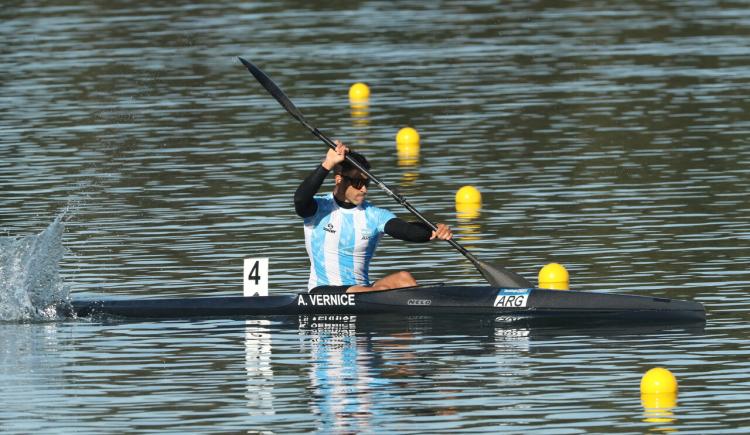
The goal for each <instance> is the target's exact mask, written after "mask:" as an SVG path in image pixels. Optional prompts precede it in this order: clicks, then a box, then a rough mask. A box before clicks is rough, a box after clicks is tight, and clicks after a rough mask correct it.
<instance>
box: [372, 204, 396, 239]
mask: <svg viewBox="0 0 750 435" xmlns="http://www.w3.org/2000/svg"><path fill="white" fill-rule="evenodd" d="M376 209H377V210H376V216H377V222H378V232H381V233H385V224H387V223H388V221H389V220H391V219H393V218H395V217H396V215H395V214H393V213H392V212H391V211H390V210H386V209H384V208H379V207H376Z"/></svg>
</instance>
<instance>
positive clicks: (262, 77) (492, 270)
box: [239, 57, 532, 287]
mask: <svg viewBox="0 0 750 435" xmlns="http://www.w3.org/2000/svg"><path fill="white" fill-rule="evenodd" d="M239 59H240V62H242V64H243V65H245V67H246V68H247V69H248V71H250V74H252V75H253V76H254V77H255V79H256V80H258V82H259V83H260V84H261V85H262V86H263V87H264V88H265V89H266V91H268V93H270V94H271V96H273V97H274V98H275V99H276V101H278V102H279V104H281V106H282V107H283V108H284V109H286V111H287V112H289V114H290V115H292V116H293V117H294V119H296V120H297V121H299V122H300V124H302V125H303V126H305V128H307V129H308V130H310V132H311V133H312V134H313V135H314V136H315V137H317V138H318V139H320V140H321V141H323V142H324V143H325V144H326V145H328V146H329V147H331V148H332V149H336V143H334V142H333V141H332V140H331V138H329V137H328V136H326V135H325V134H323V133H322V132H321V131H320V130H318V129H317V128H315V127H313V126H312V125H310V124H309V123H308V122H307V121H306V120H305V117H304V116H303V115H302V112H300V110H299V109H298V108H297V106H295V105H294V103H292V100H290V99H289V97H287V96H286V94H284V91H282V90H281V88H279V87H278V85H276V83H274V82H273V80H271V78H270V77H268V76H267V75H266V73H264V72H263V71H261V69H260V68H258V67H257V66H255V65H253V64H252V63H251V62H249V61H247V60H245V59H243V58H241V57H240V58H239ZM345 158H346V160H347V161H348V162H349V163H351V164H352V165H354V167H356V168H357V169H358V170H360V171H361V172H362V173H363V174H365V175H367V177H368V178H369V179H370V180H372V181H373V182H374V183H375V184H377V185H378V187H380V188H381V189H382V190H383V191H384V192H385V193H386V194H387V195H388V196H390V197H391V198H393V199H394V200H396V202H398V203H399V204H401V205H402V206H404V207H405V208H406V209H407V210H409V212H410V213H411V214H413V215H414V216H416V217H417V219H419V220H420V221H422V222H423V223H424V224H426V225H427V226H429V227H430V228H431V229H432V230H433V231H435V230H437V226H436V225H435V224H434V223H432V222H431V221H430V220H429V219H427V218H426V217H424V216H423V215H422V213H420V212H419V211H418V210H417V209H415V208H414V207H413V206H412V205H411V204H409V202H408V201H407V200H406V198H404V197H403V196H402V195H400V194H398V193H396V192H394V191H392V190H391V189H390V188H388V186H386V185H385V184H384V183H383V182H381V181H380V180H378V178H377V177H375V176H374V175H372V173H371V172H370V171H368V170H367V169H365V168H364V167H363V166H362V165H360V164H359V163H358V162H357V161H356V160H354V159H353V158H351V156H349V154H346V155H345ZM447 242H448V243H450V244H451V245H452V246H453V247H454V248H456V250H458V252H460V253H461V254H463V256H464V257H466V258H467V259H468V260H469V261H471V262H472V263H473V264H474V266H476V268H477V270H479V272H480V273H481V274H482V276H484V277H485V279H487V281H488V282H489V283H490V284H491V285H492V286H494V287H532V285H531V283H529V282H528V281H527V280H526V279H525V278H523V277H521V276H520V275H518V274H516V273H515V272H511V271H510V270H507V269H504V268H502V267H499V266H490V265H489V264H487V263H485V262H483V261H480V260H479V259H478V258H476V257H475V256H474V255H473V254H472V253H470V252H469V251H467V250H466V248H464V247H463V246H461V245H460V244H459V243H458V242H456V241H455V240H453V239H449V240H447Z"/></svg>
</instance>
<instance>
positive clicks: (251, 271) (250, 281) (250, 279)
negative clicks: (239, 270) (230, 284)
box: [242, 258, 268, 296]
mask: <svg viewBox="0 0 750 435" xmlns="http://www.w3.org/2000/svg"><path fill="white" fill-rule="evenodd" d="M243 269H244V270H243V272H244V276H243V279H242V290H243V291H242V294H243V295H245V296H268V258H245V266H244V268H243Z"/></svg>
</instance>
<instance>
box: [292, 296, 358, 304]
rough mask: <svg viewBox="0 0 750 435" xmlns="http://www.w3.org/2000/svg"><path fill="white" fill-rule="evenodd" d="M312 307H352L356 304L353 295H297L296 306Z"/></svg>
mask: <svg viewBox="0 0 750 435" xmlns="http://www.w3.org/2000/svg"><path fill="white" fill-rule="evenodd" d="M299 305H313V306H321V307H331V306H354V305H356V302H355V300H354V295H353V294H332V295H325V294H320V295H299V296H297V306H299Z"/></svg>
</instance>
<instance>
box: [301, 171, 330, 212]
mask: <svg viewBox="0 0 750 435" xmlns="http://www.w3.org/2000/svg"><path fill="white" fill-rule="evenodd" d="M328 172H329V171H328V170H327V169H326V168H324V167H323V165H319V166H318V167H317V168H315V170H314V171H312V172H310V175H308V176H307V178H305V179H304V180H303V181H302V184H300V185H299V187H297V190H296V191H295V192H294V210H295V211H296V212H297V215H298V216H299V217H301V218H308V217H310V216H312V215H314V214H315V212H316V211H318V204H317V203H316V202H315V194H316V193H318V190H320V186H322V185H323V181H325V179H326V176H327V175H328Z"/></svg>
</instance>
